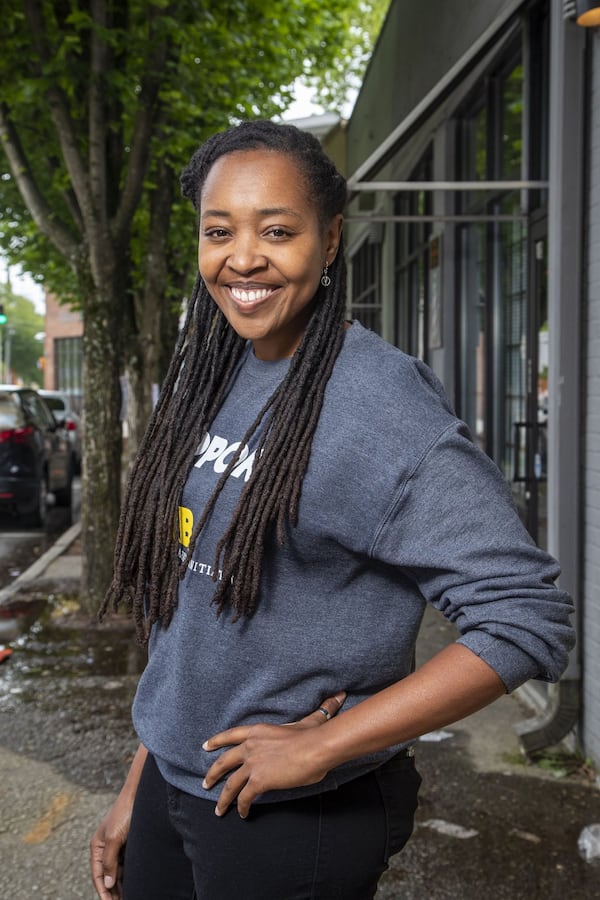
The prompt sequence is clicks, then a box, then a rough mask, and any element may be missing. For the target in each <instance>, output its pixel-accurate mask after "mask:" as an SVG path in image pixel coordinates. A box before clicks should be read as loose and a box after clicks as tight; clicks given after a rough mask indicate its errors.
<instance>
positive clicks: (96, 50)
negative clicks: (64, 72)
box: [88, 0, 109, 229]
mask: <svg viewBox="0 0 600 900" xmlns="http://www.w3.org/2000/svg"><path fill="white" fill-rule="evenodd" d="M91 16H92V20H93V22H94V25H95V26H99V27H100V28H102V29H106V26H107V15H106V0H92V3H91ZM108 55H109V54H108V47H107V44H106V41H105V40H104V38H101V37H100V34H99V31H98V28H97V27H93V28H92V33H91V48H90V92H89V118H88V121H89V144H90V145H89V167H90V190H91V194H92V197H93V201H94V205H95V207H96V210H97V212H98V215H99V217H100V221H101V222H102V227H103V229H105V228H106V226H107V192H106V188H107V185H106V98H105V96H104V73H105V72H106V71H107V69H108Z"/></svg>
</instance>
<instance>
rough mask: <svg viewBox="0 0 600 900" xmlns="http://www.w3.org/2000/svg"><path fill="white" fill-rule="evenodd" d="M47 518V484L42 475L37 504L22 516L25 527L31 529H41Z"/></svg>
mask: <svg viewBox="0 0 600 900" xmlns="http://www.w3.org/2000/svg"><path fill="white" fill-rule="evenodd" d="M47 518H48V482H47V481H46V476H45V475H42V477H41V478H40V480H39V484H38V494H37V504H36V506H35V509H34V510H33V511H32V512H30V513H29V515H27V516H24V517H23V520H24V523H25V525H28V526H31V527H32V528H43V527H44V526H45V524H46V519H47Z"/></svg>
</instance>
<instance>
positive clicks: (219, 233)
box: [204, 228, 229, 238]
mask: <svg viewBox="0 0 600 900" xmlns="http://www.w3.org/2000/svg"><path fill="white" fill-rule="evenodd" d="M228 234H229V232H228V231H226V229H225V228H207V230H206V231H205V232H204V235H205V237H209V238H224V237H227V235H228Z"/></svg>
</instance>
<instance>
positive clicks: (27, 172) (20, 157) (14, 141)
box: [0, 103, 79, 268]
mask: <svg viewBox="0 0 600 900" xmlns="http://www.w3.org/2000/svg"><path fill="white" fill-rule="evenodd" d="M0 140H1V141H2V146H3V148H4V152H5V153H6V157H7V159H8V164H9V166H10V169H11V172H12V175H13V178H14V179H15V183H16V185H17V187H18V189H19V191H20V193H21V196H22V197H23V200H24V202H25V204H26V206H27V208H28V209H29V212H30V213H31V215H32V217H33V220H34V222H35V223H36V225H37V226H38V228H39V229H40V231H41V232H42V233H43V234H45V235H46V237H47V238H48V240H49V241H51V242H52V244H54V246H55V247H56V249H57V250H58V251H59V252H60V253H62V254H63V256H64V257H65V258H66V259H67V260H68V261H69V263H70V265H71V266H72V267H73V268H75V265H76V260H77V257H78V246H79V245H78V243H77V241H76V240H74V239H73V236H72V235H71V233H70V232H69V230H68V228H67V227H66V226H65V225H64V224H63V223H62V222H60V221H59V220H58V218H57V216H56V213H55V211H54V210H53V209H52V208H51V207H50V206H49V205H48V204H47V203H46V200H45V198H44V196H43V194H42V192H41V191H40V190H39V188H38V186H37V183H36V181H35V179H34V177H33V174H32V172H31V167H30V166H29V163H28V161H27V157H26V155H25V152H24V150H23V147H22V145H21V141H20V139H19V135H18V133H17V130H16V128H15V126H14V124H13V123H12V122H11V120H10V115H9V111H8V109H7V107H6V105H5V104H4V103H2V104H0Z"/></svg>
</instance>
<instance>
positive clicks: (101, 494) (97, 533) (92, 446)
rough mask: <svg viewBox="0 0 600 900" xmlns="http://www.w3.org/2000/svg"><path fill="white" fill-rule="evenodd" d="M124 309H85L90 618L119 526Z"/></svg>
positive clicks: (106, 578)
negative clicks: (121, 372)
mask: <svg viewBox="0 0 600 900" xmlns="http://www.w3.org/2000/svg"><path fill="white" fill-rule="evenodd" d="M122 306H123V304H119V303H118V302H117V299H116V298H113V297H103V298H102V297H98V296H94V297H91V298H89V297H88V298H86V304H85V305H84V335H83V391H84V397H85V410H84V416H85V421H84V453H83V469H82V479H81V485H82V532H81V534H82V545H83V546H82V556H83V572H82V584H81V588H82V589H81V598H82V600H81V602H82V607H83V608H84V610H85V611H86V612H88V613H91V614H95V613H96V612H97V610H98V607H99V605H100V603H101V602H102V599H103V597H104V594H105V592H106V589H107V588H108V585H109V583H110V579H111V576H112V569H113V553H114V545H115V536H116V531H117V526H118V521H119V503H120V494H121V448H122V436H121V421H120V411H121V389H120V382H119V374H120V371H121V362H122V347H121V340H120V335H121V333H122V316H121V313H120V309H122Z"/></svg>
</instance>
